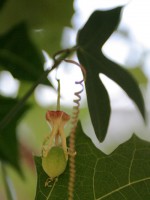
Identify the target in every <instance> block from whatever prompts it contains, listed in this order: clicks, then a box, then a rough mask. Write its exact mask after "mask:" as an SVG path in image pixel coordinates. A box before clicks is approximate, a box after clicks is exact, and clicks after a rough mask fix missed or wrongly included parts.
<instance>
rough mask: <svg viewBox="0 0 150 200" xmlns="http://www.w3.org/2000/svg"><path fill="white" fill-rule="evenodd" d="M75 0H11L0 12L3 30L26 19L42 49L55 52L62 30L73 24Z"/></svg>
mask: <svg viewBox="0 0 150 200" xmlns="http://www.w3.org/2000/svg"><path fill="white" fill-rule="evenodd" d="M73 12H74V11H73V0H71V1H67V2H64V1H63V0H61V1H60V0H47V1H43V0H38V1H37V0H32V1H30V0H9V2H8V3H7V6H6V7H5V9H4V10H3V12H2V13H1V14H0V27H1V32H4V31H6V30H8V29H10V27H12V26H14V25H16V24H18V23H20V22H21V21H25V22H26V23H27V24H28V26H29V27H30V31H31V34H32V36H33V38H34V39H35V41H36V42H37V43H38V45H39V47H40V49H44V50H46V51H48V52H49V53H55V51H58V50H59V49H60V42H61V37H62V31H63V29H64V27H65V26H70V25H71V17H72V15H73Z"/></svg>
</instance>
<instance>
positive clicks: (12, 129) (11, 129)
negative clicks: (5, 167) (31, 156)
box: [0, 96, 29, 172]
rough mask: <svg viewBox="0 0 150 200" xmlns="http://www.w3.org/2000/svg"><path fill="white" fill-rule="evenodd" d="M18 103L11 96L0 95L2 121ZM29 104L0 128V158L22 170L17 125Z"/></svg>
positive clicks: (0, 116) (0, 117)
mask: <svg viewBox="0 0 150 200" xmlns="http://www.w3.org/2000/svg"><path fill="white" fill-rule="evenodd" d="M16 103H17V100H15V99H11V98H5V97H2V96H0V106H1V109H0V121H1V120H2V119H3V117H4V116H5V115H6V113H8V112H9V110H10V109H11V108H12V107H13V106H14V105H15V104H16ZM28 108H29V106H27V105H26V106H25V107H24V108H23V109H22V110H20V112H19V113H18V114H17V115H16V116H15V117H14V118H13V120H12V121H11V123H9V125H8V126H7V127H5V128H3V129H0V160H2V161H4V162H6V163H8V164H11V165H12V166H13V167H14V168H15V169H16V170H18V171H19V172H21V169H20V165H19V162H20V161H19V152H18V142H17V137H16V127H17V124H18V120H19V119H20V118H21V117H22V115H23V114H24V113H25V112H26V111H27V109H28Z"/></svg>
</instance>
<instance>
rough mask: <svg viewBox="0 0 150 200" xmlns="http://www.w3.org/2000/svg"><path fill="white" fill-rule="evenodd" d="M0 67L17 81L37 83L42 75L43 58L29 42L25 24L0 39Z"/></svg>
mask: <svg viewBox="0 0 150 200" xmlns="http://www.w3.org/2000/svg"><path fill="white" fill-rule="evenodd" d="M0 65H1V66H2V67H3V68H4V69H5V70H8V71H10V72H11V73H12V75H13V76H14V77H15V78H18V79H19V80H26V81H37V79H39V77H40V76H41V73H43V65H44V58H43V56H42V54H41V53H40V52H38V51H37V49H36V48H35V46H34V45H33V44H32V42H31V41H30V39H29V36H28V33H27V27H26V26H25V24H19V25H17V26H16V27H14V28H13V29H12V30H10V31H9V32H8V33H7V34H5V35H2V36H1V37H0ZM45 83H47V84H49V82H48V81H47V82H45Z"/></svg>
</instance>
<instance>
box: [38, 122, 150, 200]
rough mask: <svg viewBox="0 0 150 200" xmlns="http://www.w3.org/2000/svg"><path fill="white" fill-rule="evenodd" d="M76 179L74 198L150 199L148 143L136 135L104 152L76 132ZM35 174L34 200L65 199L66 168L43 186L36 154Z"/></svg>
mask: <svg viewBox="0 0 150 200" xmlns="http://www.w3.org/2000/svg"><path fill="white" fill-rule="evenodd" d="M76 138H77V139H76V151H77V155H76V182H75V192H74V200H87V199H89V200H113V199H115V200H124V199H126V200H131V199H136V200H141V199H142V200H148V199H150V190H149V189H148V188H149V187H150V170H149V169H150V143H149V142H146V141H143V140H140V139H139V138H137V137H136V136H135V135H133V136H132V138H130V140H128V141H127V142H125V143H124V144H121V145H120V146H119V147H118V148H117V149H116V150H115V151H114V152H113V153H111V154H110V155H105V154H104V153H102V152H101V151H100V150H98V149H97V148H96V147H95V146H94V145H93V143H92V141H91V140H90V139H89V138H88V137H87V136H86V135H84V133H83V132H82V130H81V126H80V124H79V125H78V128H77V132H76ZM35 162H36V168H37V173H38V180H37V191H36V197H35V199H36V200H43V199H47V200H50V199H53V200H56V199H57V200H58V199H59V200H64V199H68V198H67V194H68V191H67V188H68V177H69V171H68V168H67V169H66V171H65V172H64V174H62V175H61V176H60V177H58V181H57V182H56V183H54V184H55V185H53V183H52V185H51V187H45V181H46V179H47V178H48V177H47V175H46V174H45V172H44V171H43V169H42V166H41V158H40V157H35Z"/></svg>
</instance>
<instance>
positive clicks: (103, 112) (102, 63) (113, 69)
mask: <svg viewBox="0 0 150 200" xmlns="http://www.w3.org/2000/svg"><path fill="white" fill-rule="evenodd" d="M121 9H122V7H118V8H115V9H112V10H108V11H95V12H94V13H93V14H92V15H91V17H90V18H89V20H88V21H87V23H86V24H85V26H84V27H83V28H82V29H81V30H80V31H79V32H78V37H77V46H78V50H77V56H78V59H79V62H80V63H81V64H82V65H83V66H84V68H85V69H86V72H87V81H86V84H85V85H86V92H87V101H88V107H89V112H90V116H91V121H92V124H93V127H94V130H95V134H96V136H97V138H98V139H99V141H100V142H102V141H103V140H104V139H105V136H106V134H107V127H108V124H109V117H110V105H109V104H110V103H109V98H108V95H107V93H106V91H105V92H102V91H100V89H99V87H101V86H102V82H101V81H100V79H99V81H98V76H99V74H100V73H103V74H105V75H106V76H108V77H109V78H111V79H112V80H114V81H115V82H116V83H117V84H119V85H120V86H121V87H122V89H123V90H125V92H126V93H127V95H128V96H129V97H130V98H131V99H132V100H133V101H134V103H135V104H136V105H137V107H138V109H139V110H140V112H141V114H142V116H143V118H144V119H145V107H144V100H143V97H142V94H141V92H140V89H139V87H138V85H137V83H136V81H135V80H134V79H133V77H132V76H131V75H130V74H129V73H128V72H127V71H126V70H125V69H123V68H121V67H120V66H119V65H117V64H116V63H114V62H112V61H110V60H108V59H107V58H106V57H105V56H104V55H103V53H102V51H101V48H102V46H103V44H104V43H105V42H106V40H107V39H108V37H109V36H110V35H111V34H112V33H113V31H114V30H115V28H116V27H117V25H118V23H119V20H120V13H121ZM89 77H90V78H89ZM93 80H96V84H93V83H94V82H95V81H93ZM89 85H93V88H91V87H89ZM100 85H101V86H100ZM103 91H104V86H103ZM94 93H96V94H95V95H94ZM92 102H93V103H92ZM95 116H97V120H95ZM100 124H101V125H100Z"/></svg>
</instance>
